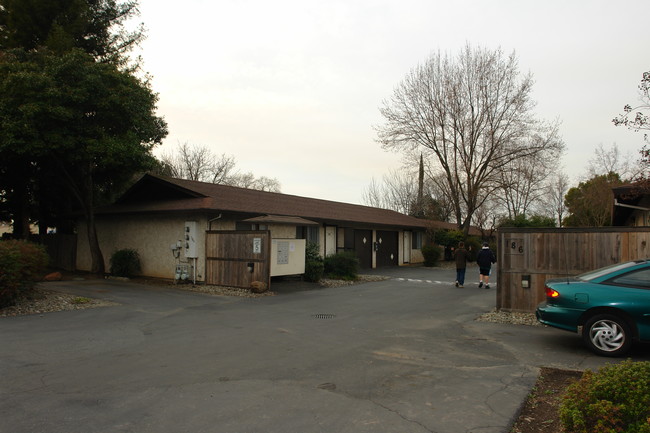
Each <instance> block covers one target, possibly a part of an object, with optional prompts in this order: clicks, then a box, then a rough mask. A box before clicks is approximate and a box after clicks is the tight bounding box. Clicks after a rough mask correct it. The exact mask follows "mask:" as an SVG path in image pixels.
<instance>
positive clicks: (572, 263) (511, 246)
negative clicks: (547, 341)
mask: <svg viewBox="0 0 650 433" xmlns="http://www.w3.org/2000/svg"><path fill="white" fill-rule="evenodd" d="M497 251H498V259H497V279H498V282H497V308H498V309H504V310H508V311H528V312H531V311H535V308H536V306H537V304H538V303H540V302H542V301H543V300H544V299H545V293H544V281H546V280H547V279H549V278H559V277H568V276H574V275H578V274H581V273H583V272H587V271H590V270H593V269H597V268H600V267H603V266H607V265H611V264H614V263H618V262H624V261H628V260H636V259H645V258H647V257H648V256H649V252H650V228H647V227H602V228H584V229H583V228H562V229H539V228H538V229H533V228H530V229H524V228H500V229H499V232H498V245H497Z"/></svg>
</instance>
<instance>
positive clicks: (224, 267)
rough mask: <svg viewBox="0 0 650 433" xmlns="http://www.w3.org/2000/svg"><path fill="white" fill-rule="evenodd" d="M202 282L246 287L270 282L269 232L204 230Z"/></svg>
mask: <svg viewBox="0 0 650 433" xmlns="http://www.w3.org/2000/svg"><path fill="white" fill-rule="evenodd" d="M205 238H206V246H205V253H206V263H205V268H206V272H205V282H206V284H214V285H218V286H231V287H242V288H247V289H248V288H250V287H251V284H252V283H253V282H260V283H263V284H265V285H266V287H268V288H270V285H271V266H270V263H271V259H270V258H271V232H270V231H268V230H267V231H232V230H211V231H208V232H206V237H205Z"/></svg>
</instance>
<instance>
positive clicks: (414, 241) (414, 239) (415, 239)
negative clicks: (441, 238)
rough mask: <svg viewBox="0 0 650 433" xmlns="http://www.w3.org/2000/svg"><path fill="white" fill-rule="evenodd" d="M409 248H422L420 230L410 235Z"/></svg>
mask: <svg viewBox="0 0 650 433" xmlns="http://www.w3.org/2000/svg"><path fill="white" fill-rule="evenodd" d="M411 248H412V249H414V250H419V249H421V248H422V232H413V235H412V236H411Z"/></svg>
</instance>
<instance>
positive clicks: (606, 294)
mask: <svg viewBox="0 0 650 433" xmlns="http://www.w3.org/2000/svg"><path fill="white" fill-rule="evenodd" d="M545 291H546V301H544V302H542V303H541V304H539V305H538V306H537V310H536V315H537V320H538V321H540V322H541V323H543V324H544V325H548V326H552V327H555V328H559V329H564V330H567V331H572V332H577V333H579V334H581V336H582V339H583V340H584V342H585V343H586V344H587V346H588V347H589V348H590V349H591V350H592V351H594V352H595V353H597V354H599V355H603V356H622V355H624V354H625V353H626V352H627V351H628V350H630V347H631V346H632V342H633V341H650V261H648V259H646V260H635V261H631V262H625V263H619V264H616V265H611V266H607V267H604V268H601V269H597V270H595V271H591V272H587V273H585V274H582V275H578V276H576V277H570V278H556V279H552V280H548V281H546V285H545Z"/></svg>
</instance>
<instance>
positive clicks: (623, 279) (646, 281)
mask: <svg viewBox="0 0 650 433" xmlns="http://www.w3.org/2000/svg"><path fill="white" fill-rule="evenodd" d="M612 283H613V284H620V285H623V286H635V287H647V288H650V269H641V270H638V271H636V272H629V273H627V274H625V275H621V276H620V277H616V278H614V279H612Z"/></svg>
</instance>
